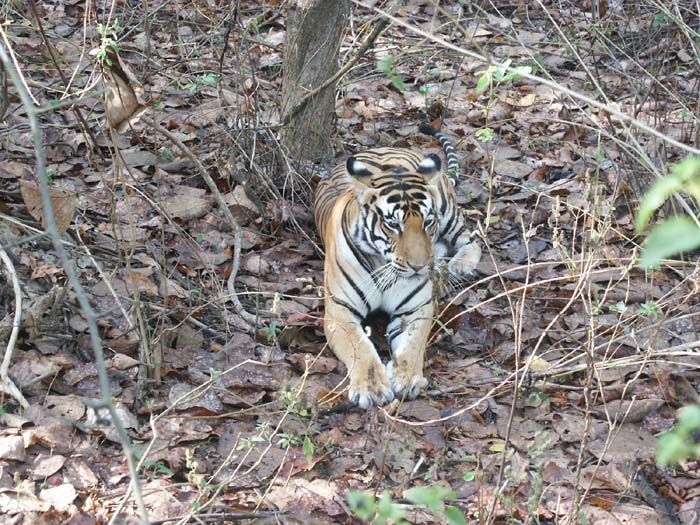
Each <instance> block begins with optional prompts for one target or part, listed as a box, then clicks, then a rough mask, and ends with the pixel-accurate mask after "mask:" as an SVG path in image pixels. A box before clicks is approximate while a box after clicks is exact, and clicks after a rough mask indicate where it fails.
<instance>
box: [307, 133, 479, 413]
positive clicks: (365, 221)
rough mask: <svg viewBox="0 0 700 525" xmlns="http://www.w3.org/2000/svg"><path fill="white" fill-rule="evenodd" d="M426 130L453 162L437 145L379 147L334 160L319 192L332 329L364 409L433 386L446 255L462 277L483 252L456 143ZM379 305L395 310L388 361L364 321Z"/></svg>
mask: <svg viewBox="0 0 700 525" xmlns="http://www.w3.org/2000/svg"><path fill="white" fill-rule="evenodd" d="M419 130H420V132H421V133H423V134H426V135H429V136H432V137H434V138H436V139H437V140H438V141H439V143H440V145H441V146H442V150H443V152H444V154H445V157H446V159H447V169H446V170H444V169H443V164H442V160H441V158H440V156H439V155H438V154H436V153H430V154H428V155H427V156H425V155H423V154H421V153H420V152H418V151H414V150H412V149H408V148H396V147H379V148H375V149H370V150H367V151H364V152H361V153H357V154H356V155H352V156H350V157H348V158H347V160H346V161H345V162H343V163H341V164H339V165H338V166H336V167H335V168H334V169H333V170H332V171H331V172H330V174H329V175H327V176H326V177H325V178H323V179H321V181H320V182H319V184H318V186H317V189H316V195H315V197H314V218H315V221H316V225H317V228H318V230H319V233H320V236H321V240H322V242H323V245H324V248H325V261H324V280H323V282H324V289H325V298H324V305H325V317H324V321H323V329H324V334H325V336H326V340H327V342H328V345H329V346H330V348H331V349H332V350H333V352H334V353H335V355H336V356H337V357H338V359H339V360H340V361H342V362H343V364H344V365H345V367H346V368H347V370H348V378H349V389H348V397H349V400H350V402H352V403H353V404H356V405H359V407H360V408H363V409H367V408H369V407H370V406H372V405H384V404H387V403H389V402H391V401H392V400H393V399H394V398H395V397H399V398H401V399H414V398H416V397H417V396H418V395H419V394H420V391H421V389H423V388H424V387H425V386H427V384H428V382H427V380H426V379H425V377H424V375H423V361H424V355H425V350H426V346H427V343H428V336H429V334H430V329H431V325H432V323H433V313H434V310H435V297H434V295H435V294H434V289H435V284H436V283H435V280H436V275H437V269H438V267H439V266H440V264H439V263H441V262H442V261H447V264H446V266H447V271H448V272H449V274H450V275H453V276H458V277H460V278H461V277H465V276H468V275H470V274H471V273H472V271H473V270H474V269H475V267H476V265H477V264H478V262H479V260H480V258H481V248H480V246H479V243H478V242H477V240H476V239H475V238H474V235H473V234H472V232H471V231H470V229H469V228H468V225H467V221H466V220H465V216H464V212H463V211H462V210H461V209H460V208H459V207H458V206H457V203H456V197H455V186H456V184H457V181H458V179H459V163H458V159H457V155H456V153H455V151H454V148H453V146H452V144H451V143H450V141H449V140H448V139H447V137H445V135H443V134H442V133H440V132H439V131H437V130H436V129H435V128H434V127H433V126H431V125H428V124H423V125H421V126H420V127H419ZM377 311H383V312H385V313H386V314H388V317H389V322H388V325H387V330H386V337H387V339H388V343H389V347H390V349H391V354H392V357H391V360H390V362H389V363H387V364H386V366H385V365H384V364H383V363H382V361H381V359H380V357H379V354H378V353H377V350H376V348H375V347H374V345H373V344H372V342H371V340H370V337H369V334H368V333H366V331H365V329H363V321H364V320H365V319H366V318H367V317H368V316H369V314H372V313H374V312H377Z"/></svg>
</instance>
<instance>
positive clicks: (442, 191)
mask: <svg viewBox="0 0 700 525" xmlns="http://www.w3.org/2000/svg"><path fill="white" fill-rule="evenodd" d="M443 186H444V184H440V185H439V186H438V191H439V192H440V199H442V202H441V203H440V215H443V216H444V215H445V211H446V210H447V205H448V202H447V195H445V189H444V188H443Z"/></svg>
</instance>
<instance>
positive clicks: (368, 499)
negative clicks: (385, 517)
mask: <svg viewBox="0 0 700 525" xmlns="http://www.w3.org/2000/svg"><path fill="white" fill-rule="evenodd" d="M348 505H349V506H350V510H351V511H352V513H353V514H354V515H355V516H357V517H358V518H360V519H363V520H369V519H371V518H373V517H374V514H375V513H376V511H377V504H376V502H375V501H374V496H371V495H369V494H365V493H364V492H360V491H358V490H353V491H351V492H349V493H348Z"/></svg>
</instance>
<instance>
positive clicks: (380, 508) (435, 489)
mask: <svg viewBox="0 0 700 525" xmlns="http://www.w3.org/2000/svg"><path fill="white" fill-rule="evenodd" d="M404 496H405V498H406V499H407V500H408V501H409V502H411V503H412V504H413V505H424V506H426V507H428V509H430V512H432V514H433V516H435V518H437V519H441V518H444V519H445V520H446V521H447V523H449V524H450V525H466V523H467V518H466V517H465V516H464V513H463V512H462V511H461V510H459V509H458V508H457V507H454V506H451V505H447V504H446V503H445V501H446V500H453V499H455V498H456V497H457V494H456V493H455V492H454V491H452V490H450V489H448V488H445V487H441V486H438V485H436V486H430V487H413V488H410V489H408V490H407V491H406V493H405V494H404ZM348 505H349V506H350V511H351V512H352V513H353V514H354V515H355V516H357V517H358V518H360V519H363V520H365V521H369V520H372V521H369V523H370V525H387V524H389V523H392V524H394V525H408V522H407V521H406V520H404V519H403V517H404V516H405V514H406V510H405V509H404V507H403V505H401V504H400V503H397V502H395V501H394V500H393V499H392V498H391V496H390V495H389V493H388V492H386V491H385V492H384V493H382V495H381V496H380V498H379V500H377V499H376V498H375V497H374V496H372V495H370V494H365V493H364V492H358V491H352V492H350V493H349V494H348Z"/></svg>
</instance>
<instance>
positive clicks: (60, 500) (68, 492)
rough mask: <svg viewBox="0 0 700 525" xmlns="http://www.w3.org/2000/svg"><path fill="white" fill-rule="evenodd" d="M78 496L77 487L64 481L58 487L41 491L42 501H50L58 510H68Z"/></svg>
mask: <svg viewBox="0 0 700 525" xmlns="http://www.w3.org/2000/svg"><path fill="white" fill-rule="evenodd" d="M77 496H78V494H77V492H76V491H75V487H73V485H71V484H70V483H64V484H63V485H59V486H58V487H51V488H49V489H44V490H42V491H41V492H40V493H39V498H40V499H41V500H42V501H45V502H47V503H49V504H50V505H51V506H52V507H53V508H55V509H56V510H59V511H61V510H67V509H68V508H70V506H71V505H72V504H73V501H74V500H75V498H76V497H77Z"/></svg>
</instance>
